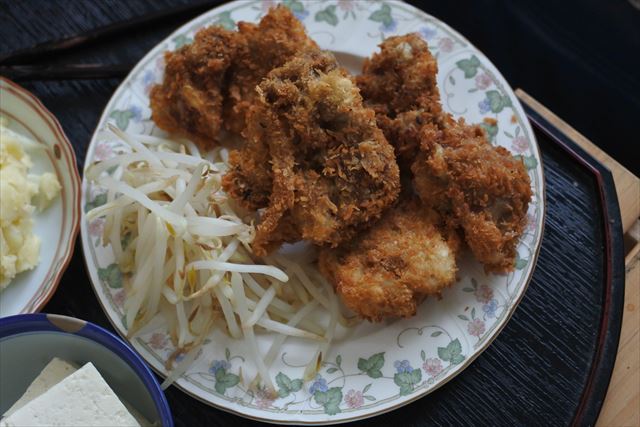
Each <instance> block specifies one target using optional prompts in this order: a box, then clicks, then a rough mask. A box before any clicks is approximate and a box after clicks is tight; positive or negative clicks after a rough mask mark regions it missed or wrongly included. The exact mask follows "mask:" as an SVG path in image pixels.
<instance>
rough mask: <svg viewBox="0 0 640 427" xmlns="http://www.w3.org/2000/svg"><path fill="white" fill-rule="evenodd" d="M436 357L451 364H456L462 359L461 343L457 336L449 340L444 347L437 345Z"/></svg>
mask: <svg viewBox="0 0 640 427" xmlns="http://www.w3.org/2000/svg"><path fill="white" fill-rule="evenodd" d="M438 357H439V358H440V359H442V360H444V361H445V362H449V363H451V364H452V365H457V364H458V363H460V362H462V361H463V360H464V356H463V355H462V345H461V344H460V340H458V339H457V338H456V339H455V340H453V341H451V342H450V343H449V344H448V345H447V346H446V347H438Z"/></svg>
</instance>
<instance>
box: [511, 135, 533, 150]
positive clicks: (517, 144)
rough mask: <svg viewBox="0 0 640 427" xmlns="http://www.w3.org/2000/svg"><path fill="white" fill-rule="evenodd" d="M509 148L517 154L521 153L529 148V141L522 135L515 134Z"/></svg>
mask: <svg viewBox="0 0 640 427" xmlns="http://www.w3.org/2000/svg"><path fill="white" fill-rule="evenodd" d="M511 149H512V150H513V151H515V152H516V153H518V154H522V153H524V152H525V151H527V150H528V149H529V141H528V140H527V138H526V137H525V136H524V135H520V136H516V137H515V138H513V140H512V141H511Z"/></svg>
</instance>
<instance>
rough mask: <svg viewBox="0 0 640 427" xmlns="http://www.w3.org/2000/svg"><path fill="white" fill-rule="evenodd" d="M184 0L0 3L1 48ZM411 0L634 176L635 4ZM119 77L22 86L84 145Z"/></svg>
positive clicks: (159, 31) (124, 46) (116, 59)
mask: <svg viewBox="0 0 640 427" xmlns="http://www.w3.org/2000/svg"><path fill="white" fill-rule="evenodd" d="M201 1H202V0H196V2H201ZM185 3H190V2H189V1H188V0H153V1H152V0H126V1H125V0H22V1H14V0H0V16H1V25H0V54H2V53H6V52H10V51H12V50H15V49H18V48H24V47H28V46H31V45H32V44H34V43H36V42H43V41H47V40H52V39H56V38H60V37H61V36H68V35H71V34H75V33H78V32H82V31H86V30H89V29H92V28H95V27H98V26H101V25H105V24H108V23H111V22H115V21H118V20H123V19H127V18H131V17H134V16H139V15H143V14H146V13H149V12H151V11H154V10H159V9H163V8H168V7H172V6H176V5H179V4H185ZM192 3H193V2H192ZM209 3H211V4H212V5H213V4H216V3H222V2H216V1H210V2H209ZM410 3H412V4H414V5H415V6H418V7H420V8H422V9H423V10H425V11H427V12H428V13H430V14H432V15H434V16H436V17H438V18H440V19H442V20H443V21H445V22H446V23H448V24H450V25H451V26H452V27H453V28H455V29H456V30H458V31H459V32H461V33H462V34H463V35H464V36H466V37H467V38H468V39H469V40H471V42H472V43H474V44H475V45H476V46H478V47H479V48H480V49H481V50H482V51H483V52H484V53H485V54H486V55H487V56H488V57H489V58H490V59H491V61H493V63H494V64H495V65H496V66H497V67H498V69H499V70H500V71H501V72H502V73H503V74H504V75H505V77H506V78H507V80H508V81H509V82H510V83H511V86H512V87H514V88H515V87H521V88H523V89H524V90H525V91H527V92H529V93H530V94H531V95H533V96H534V97H535V98H537V99H538V100H539V101H541V102H542V103H543V104H545V105H546V106H547V107H548V108H550V109H551V110H552V111H554V112H555V113H556V114H558V115H559V116H560V117H561V118H563V119H564V120H565V121H567V122H568V123H569V124H571V125H572V126H573V127H575V128H576V129H577V130H578V131H580V132H582V133H583V134H584V135H586V136H587V137H588V138H589V139H591V140H592V141H593V142H594V143H595V144H596V145H598V146H600V147H601V148H603V149H604V150H605V151H607V152H608V153H609V154H611V155H612V156H613V157H614V158H616V159H617V160H618V161H619V162H621V163H622V164H624V165H625V166H626V167H627V168H628V169H630V170H631V171H632V172H634V173H635V174H636V175H638V174H640V149H639V148H638V145H639V144H640V137H639V136H638V131H637V126H638V125H639V124H640V10H638V9H637V8H634V7H633V6H632V5H631V2H630V1H629V0H537V1H512V0H474V1H471V0H468V1H456V0H453V1H450V0H447V1H444V0H440V1H416V0H413V1H410ZM184 21H185V19H184V18H180V17H178V18H176V19H174V20H169V21H167V22H164V23H163V24H162V25H154V26H151V27H145V28H143V29H141V30H139V31H129V32H128V33H127V34H124V35H123V36H121V37H117V38H114V39H112V40H110V41H109V42H106V43H100V44H98V45H94V46H91V47H88V48H85V49H82V50H80V51H78V52H77V53H74V54H69V55H64V56H61V57H59V58H49V59H47V62H52V63H53V62H100V63H132V64H133V63H135V62H137V60H138V59H139V58H141V57H142V56H143V55H144V54H145V53H146V52H147V51H148V50H149V49H150V48H151V47H153V46H154V45H155V44H156V43H157V42H158V41H160V40H161V39H162V38H164V37H165V36H167V35H168V34H169V33H170V32H171V31H173V30H174V29H175V28H177V27H178V26H179V25H180V24H181V23H183V22H184ZM118 83H119V80H117V79H110V80H101V81H96V82H91V83H88V82H79V81H67V82H27V83H24V84H23V85H24V86H25V87H26V88H27V89H29V90H32V91H35V92H36V94H37V95H38V96H40V97H41V98H42V101H43V102H44V104H45V105H46V106H47V107H48V108H49V109H51V110H52V111H53V113H54V114H55V115H56V116H57V117H59V118H60V119H61V122H62V124H63V127H64V128H65V131H66V132H67V133H68V134H69V135H73V138H76V140H75V141H73V143H74V145H76V147H78V150H81V149H83V148H84V147H85V146H86V144H88V141H89V138H90V135H91V133H92V132H93V130H94V127H95V124H96V123H97V120H98V117H99V114H100V112H101V111H102V109H103V107H104V105H105V104H106V102H107V101H108V99H109V97H110V96H111V94H112V93H113V91H114V90H115V88H116V87H117V85H118ZM60 97H63V98H64V99H63V102H61V100H60V99H59V98H60ZM86 110H89V111H91V112H92V113H93V114H91V115H87V117H89V116H90V119H88V120H87V121H79V122H74V121H73V120H67V118H73V117H78V116H79V115H80V113H81V112H83V111H86ZM83 116H85V115H83ZM79 154H80V153H79ZM79 157H82V156H79ZM81 169H82V165H81Z"/></svg>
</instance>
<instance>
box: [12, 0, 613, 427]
mask: <svg viewBox="0 0 640 427" xmlns="http://www.w3.org/2000/svg"><path fill="white" fill-rule="evenodd" d="M134 3H135V2H126V3H124V2H123V3H120V6H119V7H115V8H114V7H110V6H108V5H107V3H105V4H103V3H102V2H95V3H91V2H88V3H87V4H86V7H87V8H88V9H96V11H95V12H96V13H95V16H102V17H105V20H111V19H113V20H117V19H123V18H125V17H130V16H131V15H134V14H135V13H134V12H136V10H134V9H135V7H134V6H135V5H133V4H134ZM142 3H143V2H140V4H142ZM151 3H153V4H154V7H162V5H168V4H170V3H172V2H171V1H169V0H157V1H154V2H149V4H151ZM132 5H133V6H132ZM136 5H139V4H138V3H136ZM136 7H137V6H136ZM149 7H151V6H149ZM16 9H20V10H21V13H24V14H29V13H34V12H33V11H31V8H29V7H27V6H24V7H21V6H17V7H16ZM136 13H138V12H136ZM31 18H32V19H36V20H37V19H39V18H38V17H36V16H32V17H31ZM95 24H96V23H95V22H93V23H92V25H95ZM56 25H58V24H56ZM59 25H60V26H61V28H62V29H61V30H60V31H67V30H68V31H77V30H78V28H75V27H74V25H75V24H74V23H69V22H60V23H59ZM56 28H58V27H57V26H52V27H49V26H38V27H37V28H36V27H35V26H34V27H33V28H32V29H31V30H33V32H34V34H35V35H36V36H37V37H36V36H34V38H38V39H40V40H42V39H49V38H52V37H53V38H55V37H59V36H60V34H62V33H58V32H56ZM170 29H171V26H170V25H164V24H163V25H159V26H154V27H153V28H151V29H147V31H146V33H145V34H140V33H139V32H136V33H132V34H128V35H126V36H122V37H120V38H117V39H115V40H113V41H112V43H111V45H108V46H107V48H108V49H107V53H106V54H104V55H103V54H101V55H100V57H99V59H100V61H103V62H122V61H123V60H125V59H126V60H130V59H131V58H133V59H136V58H139V57H140V56H142V55H143V54H144V53H145V52H146V51H147V50H148V49H149V48H151V47H152V46H154V45H155V44H156V43H157V41H158V40H160V39H162V38H164V36H165V35H166V34H167V33H168V32H169V30H170ZM31 41H32V42H33V41H35V40H31ZM87 54H88V55H89V56H90V57H91V55H94V53H92V52H89V53H87V52H84V53H80V55H79V56H80V57H81V58H82V59H86V55H87ZM95 55H97V54H95ZM68 59H70V60H74V59H77V58H76V57H74V56H73V55H71V56H70V57H69V58H68ZM118 83H119V80H116V79H111V80H95V81H67V82H32V83H26V84H25V83H22V84H23V86H24V87H25V88H27V89H28V90H30V91H31V92H32V93H33V94H34V95H36V96H38V97H39V98H40V99H41V100H42V102H43V103H44V104H45V106H46V107H47V108H48V109H50V110H51V111H52V112H53V113H54V114H55V115H56V117H57V118H58V119H59V120H60V122H61V123H62V126H63V128H64V130H65V132H66V133H67V135H68V137H69V139H70V140H71V142H72V144H73V145H74V148H75V151H76V155H77V158H78V164H79V165H78V166H79V169H80V170H82V169H83V164H84V157H85V152H86V149H87V145H88V143H89V140H90V136H91V133H92V132H93V130H94V128H95V126H96V123H97V122H98V118H99V116H100V114H101V112H102V110H103V108H104V106H105V105H106V103H107V101H108V100H109V98H110V96H111V94H112V93H113V91H114V90H115V88H116V86H117V84H118ZM525 110H526V111H527V114H528V115H529V118H530V120H531V121H532V124H533V126H534V129H535V132H536V136H537V138H538V143H539V146H540V149H541V152H542V160H543V164H544V174H545V179H546V202H547V205H546V206H547V216H546V219H545V229H544V238H543V241H542V247H541V250H540V254H539V258H538V263H537V267H536V269H535V272H534V275H533V279H532V281H531V283H530V285H529V288H528V290H527V292H526V294H525V296H524V298H523V300H522V301H521V303H520V305H519V307H518V309H517V310H516V312H515V314H514V316H513V317H512V319H511V320H510V321H509V323H508V324H507V326H506V327H505V328H504V330H503V331H502V332H501V333H500V335H499V336H498V338H497V339H496V340H495V341H494V342H493V344H492V345H491V346H490V347H489V348H488V349H487V350H486V351H485V352H483V353H482V354H481V355H480V356H479V357H478V359H477V360H475V361H474V362H473V363H472V364H471V365H470V366H469V367H468V368H467V369H466V370H465V371H464V372H462V373H461V374H460V375H459V376H457V377H456V378H454V379H453V380H451V381H450V382H448V383H447V384H446V385H444V386H443V387H441V388H440V389H438V390H436V391H435V392H433V393H431V394H429V395H428V396H425V397H424V398H422V399H419V400H417V401H416V402H414V403H412V404H410V405H408V406H405V407H402V408H400V409H397V410H395V411H393V412H390V413H388V414H384V415H380V416H378V417H375V418H371V419H368V420H364V421H360V422H357V423H354V424H358V425H367V426H369V425H381V426H383V425H384V426H394V427H395V426H398V427H399V426H422V425H447V426H448V425H465V426H467V425H474V426H475V425H478V426H486V425H492V426H493V425H498V426H502V425H504V426H514V425H544V426H556V425H593V424H595V421H596V419H597V416H598V413H599V411H600V408H601V405H602V402H603V400H604V396H605V393H606V390H607V386H608V383H609V379H610V376H611V371H612V369H613V364H614V361H615V356H616V350H617V346H618V338H619V332H620V323H621V313H622V305H623V297H624V257H623V248H622V229H621V224H620V213H619V207H618V202H617V198H616V192H615V188H614V184H613V179H612V176H611V174H610V173H609V171H608V170H606V168H604V167H603V166H602V165H601V164H599V163H598V162H597V161H595V160H594V159H593V158H591V157H590V156H589V155H588V154H587V153H585V152H584V151H583V150H582V149H581V148H580V147H578V146H577V145H576V144H575V143H574V142H573V141H571V140H570V139H569V138H567V137H566V136H565V135H564V134H562V133H561V132H559V131H558V130H557V129H555V128H554V127H553V126H552V125H551V124H549V123H548V122H546V120H545V119H544V118H543V117H542V116H540V115H539V114H537V113H536V112H535V111H534V110H533V109H531V108H529V107H528V106H527V105H525ZM43 311H44V312H47V313H60V314H66V315H70V316H74V317H79V318H82V319H86V320H89V321H92V322H94V323H97V324H99V325H101V326H103V327H105V328H107V329H109V330H113V329H112V327H111V324H110V323H109V321H108V320H107V318H106V316H105V315H104V313H103V312H102V309H101V308H100V305H99V303H98V301H97V299H96V297H95V295H94V293H93V290H92V288H91V285H90V283H89V277H88V275H87V273H86V270H85V266H84V260H83V255H82V249H81V244H80V242H79V239H78V242H77V247H76V251H75V254H74V256H73V259H72V261H71V263H70V265H69V268H68V270H67V271H66V273H65V274H64V276H63V278H62V281H61V283H60V286H59V287H58V290H57V292H56V294H55V295H54V296H53V298H52V299H51V301H50V302H49V303H48V305H47V306H46V307H45V308H44V310H43ZM166 394H167V398H168V400H169V403H170V405H171V409H172V411H173V415H174V418H175V422H176V425H177V426H200V425H203V426H235V425H256V424H258V423H256V422H252V421H249V420H246V419H244V418H241V417H238V416H235V415H231V414H227V413H225V412H223V411H221V410H218V409H215V408H212V407H209V406H207V405H205V404H203V403H201V402H199V401H197V400H195V399H193V398H191V397H189V396H187V395H186V394H184V393H182V392H181V391H180V390H178V389H175V388H170V389H168V390H167V391H166Z"/></svg>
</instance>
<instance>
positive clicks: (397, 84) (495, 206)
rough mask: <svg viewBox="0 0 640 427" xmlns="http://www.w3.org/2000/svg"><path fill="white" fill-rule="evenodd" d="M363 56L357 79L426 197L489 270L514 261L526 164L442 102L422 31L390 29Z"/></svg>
mask: <svg viewBox="0 0 640 427" xmlns="http://www.w3.org/2000/svg"><path fill="white" fill-rule="evenodd" d="M380 48H381V51H380V53H376V54H374V55H373V56H372V57H371V59H369V60H367V61H366V62H365V65H364V68H363V75H362V76H360V77H358V85H359V86H360V88H361V91H362V95H363V97H364V99H365V103H366V104H367V105H371V106H373V108H375V110H376V113H377V121H378V124H379V125H380V127H381V128H382V129H383V131H384V133H385V136H386V137H387V139H388V140H389V142H391V143H392V144H393V145H394V146H395V147H396V153H397V155H398V156H399V164H400V166H401V167H402V168H403V169H404V172H405V173H406V172H407V169H409V168H410V170H411V173H412V174H413V177H414V178H413V181H414V188H415V190H416V192H417V193H418V194H419V195H420V197H421V199H422V200H423V202H424V203H425V204H426V205H427V206H429V207H432V208H434V209H436V210H437V211H438V213H440V214H441V215H442V216H443V218H446V220H447V222H448V223H449V226H451V227H460V228H461V229H462V231H463V232H464V239H465V242H466V243H467V244H468V245H469V247H470V248H471V250H472V252H473V253H474V255H475V256H476V258H477V259H478V260H479V261H480V262H482V263H483V264H484V265H485V269H486V270H487V271H493V272H506V271H509V270H512V269H513V263H514V260H515V254H516V251H515V248H516V245H517V242H518V240H519V238H520V235H521V234H522V231H523V229H524V225H525V218H526V212H527V207H528V204H529V200H530V198H531V188H530V179H529V176H528V174H527V172H526V170H525V167H524V164H523V163H522V161H520V160H516V159H515V158H514V157H513V156H512V155H511V153H509V152H508V151H507V150H506V149H504V148H500V147H493V146H492V145H491V144H489V142H488V141H487V138H486V135H485V133H484V131H483V129H482V128H481V127H479V126H473V125H468V124H466V123H465V122H464V120H462V119H460V120H457V121H456V120H454V119H453V117H452V116H451V115H450V114H448V113H446V112H444V111H443V110H442V107H441V105H440V99H439V94H438V88H437V84H436V73H437V65H436V61H435V59H434V58H433V56H432V55H431V54H430V53H429V50H428V47H427V44H426V43H425V42H424V41H423V40H422V39H421V38H420V37H419V36H418V35H417V34H407V35H405V36H400V37H390V38H388V39H386V40H385V41H384V42H383V43H382V44H381V45H380Z"/></svg>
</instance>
